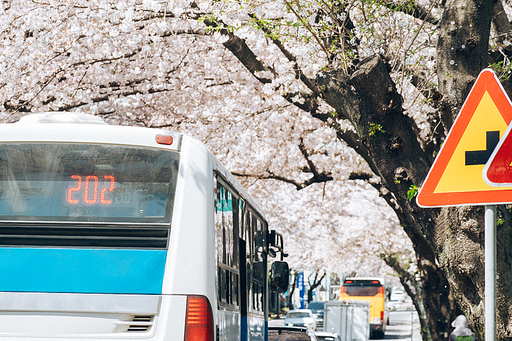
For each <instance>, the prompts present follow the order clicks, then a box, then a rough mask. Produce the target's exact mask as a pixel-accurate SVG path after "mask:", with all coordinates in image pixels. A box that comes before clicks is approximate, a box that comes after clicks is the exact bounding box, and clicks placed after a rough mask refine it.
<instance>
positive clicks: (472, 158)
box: [466, 131, 500, 166]
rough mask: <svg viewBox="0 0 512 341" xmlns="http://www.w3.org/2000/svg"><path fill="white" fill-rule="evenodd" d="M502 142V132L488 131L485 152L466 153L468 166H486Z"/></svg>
mask: <svg viewBox="0 0 512 341" xmlns="http://www.w3.org/2000/svg"><path fill="white" fill-rule="evenodd" d="M498 142H500V132H499V131H488V132H486V138H485V144H486V146H485V148H486V149H485V150H475V151H471V152H466V166H473V165H485V164H486V163H487V160H489V158H490V157H491V154H492V152H493V151H494V148H496V146H497V145H498Z"/></svg>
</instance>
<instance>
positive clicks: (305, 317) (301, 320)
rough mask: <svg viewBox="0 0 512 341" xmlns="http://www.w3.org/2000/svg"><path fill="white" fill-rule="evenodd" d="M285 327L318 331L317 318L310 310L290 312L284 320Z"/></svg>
mask: <svg viewBox="0 0 512 341" xmlns="http://www.w3.org/2000/svg"><path fill="white" fill-rule="evenodd" d="M284 325H285V326H296V327H306V328H308V329H311V330H316V316H315V315H314V314H313V312H312V311H311V310H309V309H296V310H290V311H289V312H288V314H286V317H285V319H284Z"/></svg>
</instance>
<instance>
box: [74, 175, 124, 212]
mask: <svg viewBox="0 0 512 341" xmlns="http://www.w3.org/2000/svg"><path fill="white" fill-rule="evenodd" d="M71 179H73V180H75V181H76V186H74V187H71V188H69V189H68V193H67V196H66V198H67V201H68V203H70V204H78V203H81V202H85V203H86V204H89V205H92V204H96V203H97V202H98V191H99V198H100V201H99V202H100V203H102V204H104V205H108V204H111V203H112V200H110V199H108V195H107V192H112V191H113V190H114V187H115V184H116V180H115V178H114V177H113V176H111V175H105V176H103V179H102V180H101V181H100V179H98V177H97V176H96V175H87V176H81V175H71Z"/></svg>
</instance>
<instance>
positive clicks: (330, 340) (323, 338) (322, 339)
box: [315, 332, 341, 341]
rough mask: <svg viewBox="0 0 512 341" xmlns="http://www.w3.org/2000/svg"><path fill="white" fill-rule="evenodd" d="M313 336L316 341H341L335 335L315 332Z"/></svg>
mask: <svg viewBox="0 0 512 341" xmlns="http://www.w3.org/2000/svg"><path fill="white" fill-rule="evenodd" d="M315 335H316V338H317V339H318V341H341V338H340V336H339V335H338V334H336V333H328V332H316V334H315Z"/></svg>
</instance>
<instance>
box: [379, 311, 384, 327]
mask: <svg viewBox="0 0 512 341" xmlns="http://www.w3.org/2000/svg"><path fill="white" fill-rule="evenodd" d="M380 323H382V324H384V311H383V310H381V311H380Z"/></svg>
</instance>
